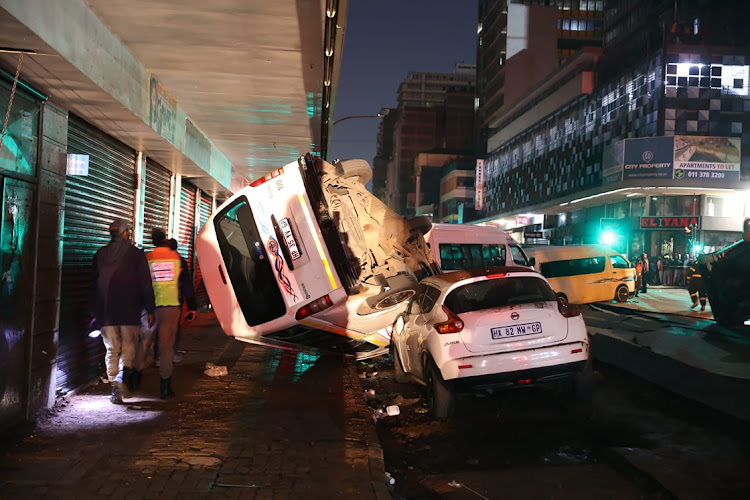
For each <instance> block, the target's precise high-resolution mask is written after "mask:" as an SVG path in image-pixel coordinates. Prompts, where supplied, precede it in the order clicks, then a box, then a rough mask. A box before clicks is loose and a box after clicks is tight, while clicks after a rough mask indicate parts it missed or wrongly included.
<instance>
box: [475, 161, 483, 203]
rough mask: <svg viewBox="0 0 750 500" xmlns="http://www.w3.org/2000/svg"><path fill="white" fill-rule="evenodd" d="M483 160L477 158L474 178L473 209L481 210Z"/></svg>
mask: <svg viewBox="0 0 750 500" xmlns="http://www.w3.org/2000/svg"><path fill="white" fill-rule="evenodd" d="M483 196H484V160H482V159H481V158H479V159H477V172H476V180H475V182H474V210H482V207H483V206H484V204H483V202H484V200H483V199H482V197H483Z"/></svg>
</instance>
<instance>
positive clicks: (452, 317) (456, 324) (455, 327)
mask: <svg viewBox="0 0 750 500" xmlns="http://www.w3.org/2000/svg"><path fill="white" fill-rule="evenodd" d="M443 311H444V312H445V314H447V315H448V321H444V322H442V323H435V324H434V325H432V326H434V327H435V330H437V332H438V333H458V332H460V331H461V330H463V329H464V322H463V321H461V318H459V317H458V316H457V315H456V313H454V312H453V311H451V310H450V309H448V308H447V307H445V306H443Z"/></svg>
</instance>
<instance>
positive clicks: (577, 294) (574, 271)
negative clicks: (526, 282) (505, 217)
mask: <svg viewBox="0 0 750 500" xmlns="http://www.w3.org/2000/svg"><path fill="white" fill-rule="evenodd" d="M526 253H527V254H528V255H529V257H533V258H534V260H535V261H536V262H535V263H536V266H535V267H536V269H537V270H538V271H539V272H540V273H542V275H544V277H545V278H547V280H548V281H549V282H550V285H552V288H553V289H554V290H555V292H556V293H557V296H558V297H560V298H562V299H563V300H565V301H568V302H571V303H573V304H588V303H590V302H602V301H609V300H617V301H618V302H625V301H626V300H628V299H629V298H630V297H632V296H633V295H634V294H635V269H633V267H632V266H631V265H630V262H629V261H628V260H627V259H626V258H624V257H623V256H622V255H620V254H619V253H617V251H616V250H613V249H611V248H608V247H605V246H603V245H566V246H540V247H534V248H527V249H526Z"/></svg>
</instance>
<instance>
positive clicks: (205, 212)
mask: <svg viewBox="0 0 750 500" xmlns="http://www.w3.org/2000/svg"><path fill="white" fill-rule="evenodd" d="M211 207H212V201H211V198H208V197H206V196H203V195H201V198H200V200H199V201H198V231H200V230H201V229H202V228H203V225H204V224H205V223H206V222H207V221H208V218H209V217H210V216H211ZM195 300H196V302H197V303H198V307H200V306H206V305H208V302H209V300H208V292H207V291H206V286H205V285H204V284H203V275H202V274H201V266H200V262H199V261H198V260H197V259H196V261H195Z"/></svg>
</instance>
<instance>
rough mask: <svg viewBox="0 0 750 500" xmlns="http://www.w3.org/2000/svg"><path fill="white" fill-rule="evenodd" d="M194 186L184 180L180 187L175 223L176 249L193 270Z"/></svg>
mask: <svg viewBox="0 0 750 500" xmlns="http://www.w3.org/2000/svg"><path fill="white" fill-rule="evenodd" d="M195 198H196V188H195V186H193V185H191V184H188V183H186V182H183V183H182V187H181V188H180V220H179V224H178V225H177V251H178V252H179V253H180V255H182V256H183V257H185V260H187V262H188V266H189V267H190V270H191V272H192V270H193V237H194V236H195Z"/></svg>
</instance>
